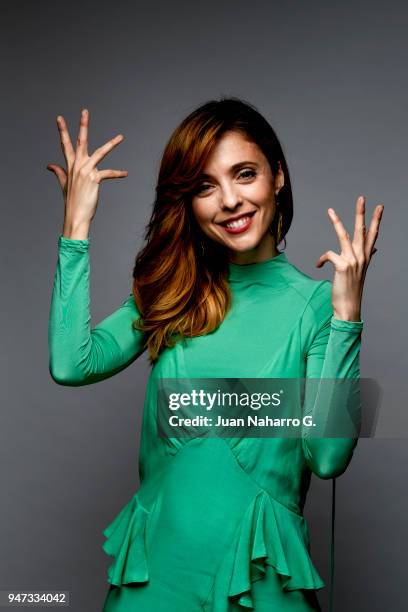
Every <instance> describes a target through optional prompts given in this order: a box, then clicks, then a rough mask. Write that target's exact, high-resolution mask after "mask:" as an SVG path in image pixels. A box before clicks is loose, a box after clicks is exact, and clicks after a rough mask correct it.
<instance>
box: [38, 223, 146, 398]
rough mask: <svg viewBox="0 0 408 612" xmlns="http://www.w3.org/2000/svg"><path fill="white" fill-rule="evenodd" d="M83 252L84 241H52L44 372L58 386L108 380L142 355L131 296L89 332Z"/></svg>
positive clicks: (141, 339)
mask: <svg viewBox="0 0 408 612" xmlns="http://www.w3.org/2000/svg"><path fill="white" fill-rule="evenodd" d="M89 246H90V238H87V239H83V240H75V239H70V238H65V237H64V236H62V235H60V236H59V238H58V260H57V265H56V270H55V277H54V285H53V291H52V298H51V307H50V313H49V324H48V346H49V371H50V374H51V376H52V378H53V379H54V381H55V382H57V383H58V384H61V385H69V386H81V385H89V384H92V383H95V382H99V381H100V380H104V379H106V378H109V377H110V376H113V375H114V374H116V373H117V372H120V371H121V370H123V369H124V368H126V367H127V366H129V365H130V364H131V363H132V362H133V361H134V360H135V359H136V358H137V357H138V356H139V355H141V354H142V353H143V351H144V350H145V346H144V336H145V334H144V333H143V332H141V331H139V330H137V329H135V328H134V327H132V322H133V321H134V320H135V319H137V318H138V317H139V311H138V309H137V306H136V303H135V300H134V297H133V294H130V295H129V296H128V297H127V298H126V299H125V300H124V301H123V302H122V304H121V305H120V306H119V308H118V309H117V310H115V311H114V312H113V313H112V314H110V315H109V316H108V317H106V318H105V319H103V320H102V321H101V322H100V323H98V324H97V325H96V326H95V327H93V328H92V329H91V315H90V291H89V277H90V262H89Z"/></svg>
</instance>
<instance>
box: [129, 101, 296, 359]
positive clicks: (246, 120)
mask: <svg viewBox="0 0 408 612" xmlns="http://www.w3.org/2000/svg"><path fill="white" fill-rule="evenodd" d="M231 130H233V131H239V132H241V133H242V134H243V135H244V136H245V137H246V138H248V139H249V140H250V141H252V142H254V143H256V144H257V145H258V146H259V148H260V149H261V150H262V152H263V154H264V155H265V157H266V158H267V159H268V161H269V164H270V166H271V171H272V174H273V176H274V175H275V173H276V172H277V170H278V167H279V162H280V164H281V168H282V170H283V173H284V176H285V184H284V187H283V188H282V189H281V190H280V192H279V210H280V212H281V214H282V221H281V232H280V236H279V237H277V234H276V225H277V223H276V219H274V221H273V224H272V231H273V233H274V234H275V239H276V242H275V244H276V246H277V245H278V239H279V242H280V241H281V240H283V239H284V240H285V247H286V239H285V235H286V233H287V231H288V229H289V227H290V224H291V222H292V216H293V200H292V189H291V182H290V177H289V171H288V168H287V165H286V160H285V157H284V155H283V151H282V147H281V145H280V143H279V140H278V138H277V136H276V134H275V131H274V130H273V129H272V127H271V126H270V125H269V123H268V122H267V121H266V119H265V118H264V117H263V116H262V115H261V114H260V113H259V112H258V111H257V109H256V108H255V107H254V106H253V105H251V104H249V103H248V102H244V101H243V100H241V99H239V98H235V97H229V98H225V97H223V98H221V99H220V100H210V101H209V102H207V103H205V104H203V105H202V106H200V107H199V108H197V109H195V110H194V111H193V112H191V113H190V114H189V115H188V116H187V117H186V118H185V119H184V120H183V121H182V122H181V123H180V125H179V126H178V127H177V128H176V129H175V131H174V132H173V134H172V135H171V137H170V140H169V141H168V143H167V145H166V147H165V149H164V153H163V156H162V160H161V164H160V170H159V176H158V180H157V185H156V198H155V201H154V204H153V212H152V215H151V218H150V221H149V223H148V225H147V228H146V231H145V236H144V237H145V241H146V244H145V246H144V247H143V249H142V250H141V251H140V252H139V253H138V255H137V256H136V261H135V265H134V268H133V278H134V281H133V295H134V297H135V301H136V304H137V306H138V309H139V312H140V318H139V319H137V320H136V321H134V326H135V327H136V328H137V329H140V330H142V331H144V332H146V335H147V336H146V346H147V348H148V352H149V360H150V363H151V364H152V363H154V362H155V361H156V360H157V359H158V357H159V355H160V352H161V351H162V350H163V349H164V348H165V347H166V346H174V344H175V343H176V342H177V340H178V339H180V338H182V337H193V336H202V335H206V334H208V333H210V332H212V331H214V330H215V329H216V328H217V327H218V326H219V325H220V324H221V322H222V321H223V319H224V317H225V315H226V314H227V312H228V310H229V308H230V307H231V293H230V288H229V285H228V281H227V273H228V261H229V260H228V256H227V250H226V248H225V247H224V246H223V245H221V244H219V243H217V242H216V241H215V240H211V239H210V238H208V236H206V234H204V232H203V231H202V230H201V228H200V227H199V225H198V223H197V222H196V220H195V216H194V214H193V210H192V206H191V200H192V196H193V194H194V193H195V190H196V189H197V186H198V184H199V178H200V175H201V174H202V172H203V168H204V166H205V164H206V161H207V159H208V158H209V156H210V155H211V153H212V151H213V150H214V148H215V146H216V144H217V143H218V141H219V140H220V138H221V137H222V135H223V134H225V132H227V131H231Z"/></svg>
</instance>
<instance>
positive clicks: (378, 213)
mask: <svg viewBox="0 0 408 612" xmlns="http://www.w3.org/2000/svg"><path fill="white" fill-rule="evenodd" d="M383 210H384V205H383V204H378V206H376V207H375V210H374V212H373V216H372V219H371V223H370V228H369V230H368V232H367V236H366V241H365V246H364V249H365V255H366V258H367V259H369V258H370V257H371V254H372V250H373V247H374V244H375V241H376V240H377V236H378V232H379V227H380V223H381V218H382V213H383Z"/></svg>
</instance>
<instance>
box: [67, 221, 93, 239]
mask: <svg viewBox="0 0 408 612" xmlns="http://www.w3.org/2000/svg"><path fill="white" fill-rule="evenodd" d="M89 229H90V223H89V221H79V220H75V219H65V220H64V226H63V229H62V236H63V237H64V238H69V239H71V240H87V239H88V238H89Z"/></svg>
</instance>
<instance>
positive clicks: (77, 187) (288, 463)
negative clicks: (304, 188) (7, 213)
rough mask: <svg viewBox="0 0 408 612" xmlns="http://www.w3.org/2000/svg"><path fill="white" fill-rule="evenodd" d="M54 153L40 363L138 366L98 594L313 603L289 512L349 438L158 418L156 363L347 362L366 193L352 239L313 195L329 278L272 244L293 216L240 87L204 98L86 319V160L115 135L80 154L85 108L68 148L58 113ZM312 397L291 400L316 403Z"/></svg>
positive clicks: (295, 374)
mask: <svg viewBox="0 0 408 612" xmlns="http://www.w3.org/2000/svg"><path fill="white" fill-rule="evenodd" d="M57 120H58V127H59V131H60V134H61V142H62V150H63V153H64V156H65V160H66V163H67V170H64V169H63V168H62V167H60V166H57V165H55V164H52V165H51V164H50V165H49V166H48V168H49V169H50V170H52V171H53V172H55V174H56V175H57V177H58V179H59V182H60V185H61V187H62V190H63V193H64V199H65V220H64V227H63V231H62V235H60V236H59V256H58V262H57V268H56V272H55V282H54V288H53V295H52V303H51V310H50V325H49V347H50V372H51V375H52V377H53V379H54V380H55V381H56V382H57V383H59V384H63V385H72V386H77V385H86V384H91V383H94V382H97V381H101V380H103V379H106V378H108V377H110V376H112V375H113V374H116V373H117V372H120V371H121V370H123V369H124V368H126V367H127V366H129V365H130V364H131V363H132V362H133V361H134V360H135V359H136V358H137V357H138V356H139V355H140V354H141V353H142V352H143V351H144V350H145V349H147V350H148V353H149V360H150V364H151V366H152V369H151V372H150V376H149V380H148V385H147V391H146V397H145V406H144V413H143V425H142V432H141V445H140V464H139V474H140V488H139V489H138V491H137V492H136V493H135V494H134V495H133V497H132V498H131V499H130V501H129V502H128V503H127V504H126V506H125V507H124V508H122V509H121V511H120V512H119V513H118V515H117V516H116V517H115V518H114V520H113V521H112V522H111V523H110V524H109V525H108V526H107V527H106V529H105V530H104V535H105V536H106V541H105V543H104V550H105V551H106V553H108V554H109V555H111V556H112V557H113V563H112V564H111V566H110V567H109V576H108V580H109V582H110V588H109V592H108V593H107V597H106V601H105V605H104V612H132V611H133V610H134V611H135V612H136V611H137V612H142V611H147V610H149V611H150V610H156V611H157V610H163V611H164V610H165V611H166V612H169V611H170V612H171V611H177V612H178V611H186V612H190V611H191V612H193V611H194V610H205V611H207V612H209V611H211V612H231V611H234V610H235V611H238V610H243V609H245V608H254V609H255V610H257V612H275V611H279V612H282V611H285V610H288V611H293V612H305V611H311V610H319V609H320V608H319V604H318V600H317V597H316V592H315V591H316V590H317V589H320V588H321V587H322V586H324V583H323V582H322V580H321V578H320V576H319V575H318V573H317V571H316V569H315V568H314V566H313V564H312V561H311V559H310V556H309V535H308V529H307V524H306V523H305V520H304V518H303V515H302V511H303V507H304V503H305V499H306V493H307V490H308V487H309V484H310V477H311V473H315V474H317V475H318V476H319V477H321V478H334V477H336V476H338V475H340V474H341V473H342V472H343V471H344V470H345V469H346V467H347V465H348V463H349V461H350V459H351V456H352V453H353V449H354V447H355V444H356V439H355V438H345V437H343V438H327V437H326V438H322V437H320V438H319V437H312V436H308V434H307V432H306V431H305V432H303V433H302V435H301V436H300V437H297V438H289V437H286V438H248V437H247V438H245V437H242V438H220V437H215V438H206V437H199V436H198V437H192V438H190V439H188V438H182V437H176V436H175V437H167V438H161V437H158V436H157V429H156V400H157V397H156V389H157V387H156V385H157V383H158V381H159V380H160V379H162V378H185V379H188V378H200V377H201V378H222V377H237V378H239V377H245V378H262V377H264V378H272V377H274V378H279V377H281V378H286V377H287V378H302V377H304V378H310V379H312V378H320V377H321V378H322V379H323V378H343V377H344V378H353V379H355V378H358V377H359V353H360V345H361V333H362V328H363V323H364V322H363V321H362V320H361V311H360V308H361V300H362V289H363V283H364V278H365V274H366V270H367V267H368V264H369V262H370V259H371V256H372V253H373V252H374V250H375V249H374V243H375V240H376V237H377V234H378V228H379V224H380V219H381V214H382V210H383V206H377V207H376V209H375V212H374V214H373V218H372V221H371V225H370V228H369V231H368V232H367V233H366V232H365V227H364V207H365V199H364V198H363V197H360V198H358V200H357V204H356V215H355V229H354V236H353V239H352V240H351V239H350V236H349V235H348V233H347V232H346V230H345V228H344V226H343V224H342V222H341V220H340V219H339V217H338V215H337V214H336V213H335V212H334V211H333V210H332V209H330V208H329V209H328V212H329V216H330V220H331V221H332V223H333V227H334V230H335V231H336V233H337V237H338V239H339V242H340V248H341V252H340V254H337V253H335V252H334V251H331V250H330V251H327V252H326V253H324V254H323V255H321V256H320V257H319V259H318V261H317V264H316V265H317V267H321V266H322V265H324V264H325V263H326V262H328V261H330V262H332V263H333V265H334V268H335V272H334V280H333V282H332V283H331V282H330V281H326V280H322V281H318V280H314V279H313V278H311V277H310V276H308V275H306V274H304V273H302V272H301V271H300V270H299V269H298V268H296V267H295V266H294V265H293V264H291V263H290V262H289V260H288V259H287V257H286V254H285V253H284V252H283V251H279V250H278V248H277V247H278V245H279V244H280V243H281V241H282V240H283V239H284V238H285V235H286V233H287V232H288V230H289V227H290V224H291V220H292V192H291V184H290V178H289V172H288V168H287V165H286V161H285V157H284V155H283V152H282V148H281V146H280V143H279V141H278V139H277V136H276V134H275V132H274V130H273V129H272V128H271V126H270V125H269V124H268V122H267V121H266V120H265V119H264V118H263V117H262V116H261V115H260V114H259V112H258V111H257V110H256V109H255V108H254V107H253V106H251V105H250V104H247V103H245V102H243V101H241V100H239V99H237V98H224V99H221V100H219V101H210V102H208V103H206V104H204V105H202V106H201V107H199V108H197V109H196V110H195V111H194V112H192V113H191V114H190V115H189V116H188V117H186V118H185V119H184V121H183V122H182V123H181V124H180V125H179V127H178V128H177V129H176V130H175V132H174V133H173V134H172V136H171V138H170V140H169V142H168V143H167V146H166V148H165V151H164V155H163V158H162V163H161V167H160V172H159V177H158V182H157V187H156V200H155V203H154V209H153V213H152V216H151V219H150V222H149V224H148V227H147V231H146V236H145V238H146V244H145V246H144V248H143V249H142V251H141V252H140V253H139V254H138V256H137V258H136V263H135V266H134V271H133V277H134V283H133V290H132V293H131V294H130V295H129V296H128V298H127V299H125V300H124V301H123V303H122V304H121V305H120V307H119V308H118V309H117V310H116V311H115V312H113V313H112V314H111V315H110V316H108V317H107V318H106V319H104V320H103V321H102V322H100V323H99V324H98V325H96V326H95V327H94V328H93V329H91V328H90V311H89V272H90V269H89V246H90V238H89V229H90V224H91V221H92V219H93V217H94V215H95V212H96V208H97V201H98V188H99V184H100V182H101V181H102V180H104V179H108V178H122V177H124V176H127V172H126V171H124V170H111V169H109V170H98V169H97V164H98V163H99V162H100V161H101V160H102V159H103V158H104V157H105V156H106V155H107V154H108V153H109V151H111V150H112V149H113V148H114V147H115V146H117V145H118V144H119V143H120V142H121V141H122V140H123V136H122V135H118V136H117V137H115V138H113V139H112V140H111V141H109V142H107V143H106V144H105V145H104V146H102V147H100V148H98V149H96V151H95V152H94V153H93V154H92V155H91V156H89V155H88V150H87V139H88V122H89V114H88V112H87V111H86V110H84V111H83V112H82V115H81V121H80V129H79V137H78V141H77V147H76V150H74V148H73V146H72V144H71V140H70V137H69V134H68V129H67V126H66V122H65V121H64V119H63V118H62V117H58V118H57ZM329 409H330V407H329V406H327V405H326V404H325V403H324V402H322V400H320V401H318V400H317V399H316V401H314V402H312V403H311V405H310V406H308V407H306V410H307V412H308V413H310V414H311V415H312V416H313V417H319V418H320V417H323V418H325V413H326V411H328V410H329Z"/></svg>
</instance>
